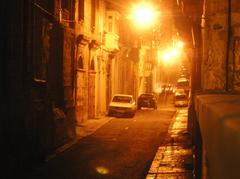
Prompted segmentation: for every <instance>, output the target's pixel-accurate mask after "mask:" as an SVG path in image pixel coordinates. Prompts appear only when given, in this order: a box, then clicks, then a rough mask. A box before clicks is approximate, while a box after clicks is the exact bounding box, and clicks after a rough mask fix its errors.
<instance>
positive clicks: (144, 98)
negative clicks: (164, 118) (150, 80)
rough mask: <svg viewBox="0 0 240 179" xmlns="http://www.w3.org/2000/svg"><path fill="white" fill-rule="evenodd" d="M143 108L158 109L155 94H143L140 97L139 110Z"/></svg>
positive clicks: (138, 101)
mask: <svg viewBox="0 0 240 179" xmlns="http://www.w3.org/2000/svg"><path fill="white" fill-rule="evenodd" d="M142 107H146V108H154V109H157V97H156V95H155V94H154V93H143V94H141V95H140V96H139V97H138V100H137V109H141V108H142Z"/></svg>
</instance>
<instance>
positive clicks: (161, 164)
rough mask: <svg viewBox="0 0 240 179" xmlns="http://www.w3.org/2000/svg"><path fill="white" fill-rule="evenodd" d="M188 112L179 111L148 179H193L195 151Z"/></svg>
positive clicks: (154, 161)
mask: <svg viewBox="0 0 240 179" xmlns="http://www.w3.org/2000/svg"><path fill="white" fill-rule="evenodd" d="M187 114H188V110H187V109H186V108H184V109H179V110H178V111H177V113H176V116H175V118H174V120H173V121H172V123H171V125H170V126H169V131H168V137H167V138H166V140H165V142H164V144H163V145H162V146H160V147H159V148H158V151H157V153H156V155H155V157H154V159H153V162H152V165H151V167H150V169H149V172H148V175H147V177H146V179H193V178H194V172H193V151H192V145H191V140H190V136H189V134H188V131H187V120H188V116H187Z"/></svg>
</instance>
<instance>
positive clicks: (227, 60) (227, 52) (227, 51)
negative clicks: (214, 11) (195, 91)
mask: <svg viewBox="0 0 240 179" xmlns="http://www.w3.org/2000/svg"><path fill="white" fill-rule="evenodd" d="M231 5H232V0H228V34H227V47H226V69H225V70H226V76H225V80H226V86H225V91H227V92H228V91H229V77H228V73H229V51H230V43H231V25H232V18H231V14H232V12H231V11H232V8H231Z"/></svg>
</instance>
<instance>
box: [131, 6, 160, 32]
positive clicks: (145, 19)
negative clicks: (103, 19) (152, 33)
mask: <svg viewBox="0 0 240 179" xmlns="http://www.w3.org/2000/svg"><path fill="white" fill-rule="evenodd" d="M158 16H159V11H157V10H156V9H155V8H154V6H153V5H152V4H150V3H147V2H142V3H140V4H136V5H134V6H133V7H132V11H131V15H130V16H129V17H128V18H129V19H132V20H133V21H134V22H135V24H136V25H137V26H138V27H146V28H147V27H150V26H152V25H153V24H154V23H155V21H156V19H157V17H158Z"/></svg>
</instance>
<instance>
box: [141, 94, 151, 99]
mask: <svg viewBox="0 0 240 179" xmlns="http://www.w3.org/2000/svg"><path fill="white" fill-rule="evenodd" d="M140 97H141V98H153V95H151V94H142V95H141V96H140Z"/></svg>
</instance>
